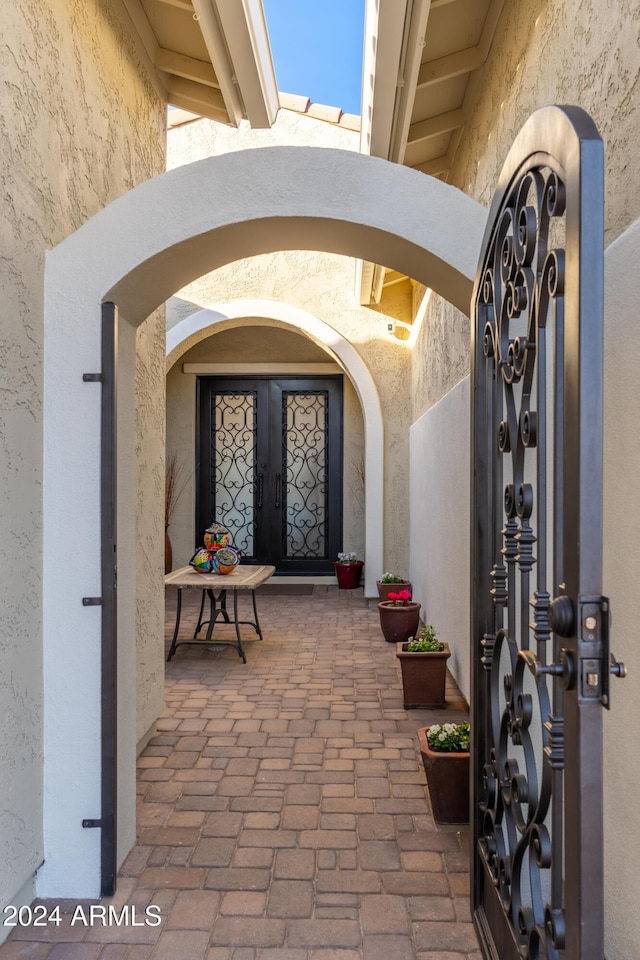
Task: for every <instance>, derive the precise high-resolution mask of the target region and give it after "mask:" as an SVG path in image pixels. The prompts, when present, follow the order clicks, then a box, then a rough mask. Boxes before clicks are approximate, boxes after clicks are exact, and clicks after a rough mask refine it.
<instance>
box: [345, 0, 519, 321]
mask: <svg viewBox="0 0 640 960" xmlns="http://www.w3.org/2000/svg"><path fill="white" fill-rule="evenodd" d="M366 3H367V5H366V14H365V41H364V58H363V84H362V89H363V96H362V133H361V139H360V149H361V152H363V153H370V154H372V155H373V156H377V157H384V158H385V159H387V160H392V161H393V162H395V163H402V164H404V165H405V166H408V167H412V168H413V169H414V170H419V171H420V172H421V173H426V174H428V175H430V176H435V177H440V178H442V179H444V180H448V179H449V176H450V172H451V168H452V165H453V162H454V159H455V155H456V152H457V150H458V146H459V144H460V140H461V137H462V134H463V130H464V126H465V122H466V117H467V115H468V113H469V112H470V110H471V109H472V107H473V105H474V103H475V100H476V97H477V92H478V87H479V84H480V82H481V78H482V69H483V65H484V63H485V60H486V59H487V56H488V54H489V50H490V48H491V43H492V41H493V36H494V33H495V30H496V27H497V25H498V22H499V19H500V15H501V12H502V8H503V5H504V0H366ZM394 18H395V19H394ZM357 284H358V289H359V294H360V302H361V303H363V304H368V303H370V302H371V300H372V299H373V300H375V301H376V302H379V300H380V295H381V292H382V288H383V285H384V267H383V266H379V265H374V264H368V263H363V264H362V266H361V267H360V268H359V270H358V280H357Z"/></svg>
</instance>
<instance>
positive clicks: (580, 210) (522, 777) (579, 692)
mask: <svg viewBox="0 0 640 960" xmlns="http://www.w3.org/2000/svg"><path fill="white" fill-rule="evenodd" d="M602 243H603V149H602V142H601V140H600V137H599V136H598V133H597V130H596V128H595V126H594V124H593V122H592V121H591V120H590V118H589V117H588V116H587V115H586V114H585V113H583V112H582V111H581V110H579V109H578V108H574V107H546V108H544V109H542V110H539V111H538V112H537V113H535V114H534V115H533V116H532V117H531V119H530V120H529V121H528V123H527V124H526V125H525V127H524V128H523V130H522V132H521V133H520V135H519V136H518V138H517V139H516V141H515V143H514V146H513V148H512V150H511V151H510V153H509V156H508V158H507V161H506V164H505V167H504V170H503V173H502V176H501V179H500V182H499V186H498V190H497V193H496V197H495V199H494V202H493V205H492V208H491V212H490V216H489V225H488V227H487V231H486V233H485V238H484V243H483V249H482V253H481V257H480V263H479V268H478V273H477V277H476V285H475V288H474V294H473V301H472V308H473V318H472V341H473V343H472V397H473V400H472V428H471V429H472V461H471V462H472V530H473V545H472V576H471V594H472V596H471V602H472V625H471V631H472V634H471V644H472V657H473V681H472V682H473V695H472V703H473V725H472V730H473V775H472V778H473V804H472V811H473V814H472V817H473V848H472V864H473V866H472V871H473V876H472V881H473V882H472V891H473V892H472V910H473V916H474V922H475V925H476V930H477V932H478V936H479V938H480V942H481V946H482V950H483V953H484V955H485V957H488V958H492V960H498V958H499V960H516V958H517V960H542V958H546V960H560V958H566V960H603V956H604V943H603V877H602V859H603V839H602V708H603V706H604V707H606V706H608V702H609V676H610V672H614V673H618V675H623V673H624V668H623V666H622V665H621V664H616V663H615V661H613V666H612V667H610V655H609V633H608V629H609V605H608V601H607V598H606V597H603V596H602V595H601V592H602V585H601V566H602V559H601V554H602V340H603V333H602V304H603V280H602V273H603V248H602Z"/></svg>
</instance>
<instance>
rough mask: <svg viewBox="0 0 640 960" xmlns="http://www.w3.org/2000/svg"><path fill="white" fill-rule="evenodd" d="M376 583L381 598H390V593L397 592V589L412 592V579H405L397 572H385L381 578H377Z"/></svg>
mask: <svg viewBox="0 0 640 960" xmlns="http://www.w3.org/2000/svg"><path fill="white" fill-rule="evenodd" d="M376 585H377V587H378V596H379V597H380V599H381V600H388V599H389V593H395V592H396V591H397V590H408V591H409V592H410V593H411V581H410V580H403V578H402V577H398V576H396V574H395V573H383V574H382V576H381V578H380V579H379V580H376Z"/></svg>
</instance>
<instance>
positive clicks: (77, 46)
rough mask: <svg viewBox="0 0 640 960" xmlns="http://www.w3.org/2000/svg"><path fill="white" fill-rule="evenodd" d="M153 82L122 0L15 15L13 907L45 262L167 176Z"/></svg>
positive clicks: (7, 31) (37, 544)
mask: <svg viewBox="0 0 640 960" xmlns="http://www.w3.org/2000/svg"><path fill="white" fill-rule="evenodd" d="M149 76H150V74H149V71H148V67H147V64H146V61H145V59H144V54H143V53H142V51H141V49H140V48H139V46H138V44H137V41H136V40H135V39H134V36H133V33H132V30H131V24H130V21H129V18H128V16H127V15H126V13H125V11H124V9H123V7H122V4H121V3H120V2H119V0H116V2H107V0H100V2H98V0H45V2H41V0H24V2H20V3H18V2H13V0H7V2H5V3H3V5H2V36H1V38H0V79H1V81H2V88H3V95H2V107H1V111H2V112H1V115H0V183H1V185H2V200H3V210H4V214H3V216H2V218H0V285H1V288H2V296H3V310H2V315H1V316H0V365H1V367H2V404H1V406H0V448H1V451H2V452H1V455H0V486H1V487H2V492H3V507H2V514H1V516H0V568H1V569H2V589H3V616H2V621H1V623H0V659H1V661H2V669H1V670H0V716H2V718H3V723H2V725H1V726H0V791H1V794H0V904H5V903H7V902H9V901H11V898H12V897H13V895H14V894H15V892H16V891H17V890H19V889H20V888H21V887H22V886H23V884H24V882H25V881H26V880H27V878H28V877H29V876H30V874H31V873H32V872H33V870H34V868H35V867H37V866H38V864H39V863H40V861H41V859H42V666H41V664H42V626H41V625H42V599H41V560H40V558H41V555H42V550H41V548H42V540H41V532H40V531H41V515H42V482H43V477H42V370H43V367H42V364H43V349H44V347H43V344H44V330H43V268H44V256H45V251H46V250H47V249H48V248H50V247H52V246H53V245H54V244H56V243H58V242H59V241H60V240H61V239H63V238H64V237H65V236H67V235H68V234H69V233H71V232H72V231H73V230H75V229H76V228H77V227H79V226H80V225H81V224H82V223H83V222H84V221H85V220H86V219H87V218H88V217H90V216H91V215H92V214H94V213H96V212H97V211H98V210H99V209H100V208H101V207H102V206H104V205H105V204H106V203H108V202H109V201H111V200H113V199H115V198H116V197H117V196H119V195H120V194H122V193H124V192H125V191H126V190H127V189H128V188H129V187H131V186H133V185H134V184H136V183H138V182H140V181H142V180H144V179H146V178H147V177H149V176H151V175H153V174H155V173H157V172H159V171H160V170H161V169H162V167H163V154H164V144H163V139H164V138H163V130H164V123H165V117H164V110H163V109H162V107H161V104H160V101H159V98H158V96H157V94H156V91H155V88H154V86H153V85H152V83H151V81H150V79H149ZM88 389H89V390H90V389H92V388H91V386H90V385H88ZM69 429H70V430H72V429H73V425H72V424H70V425H69ZM60 455H61V456H63V455H64V451H63V450H61V452H60ZM45 482H46V478H45ZM0 939H2V935H1V934H0Z"/></svg>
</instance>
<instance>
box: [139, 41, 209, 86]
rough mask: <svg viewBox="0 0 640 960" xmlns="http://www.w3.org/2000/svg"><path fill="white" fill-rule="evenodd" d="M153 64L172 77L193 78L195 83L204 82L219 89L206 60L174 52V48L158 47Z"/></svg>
mask: <svg viewBox="0 0 640 960" xmlns="http://www.w3.org/2000/svg"><path fill="white" fill-rule="evenodd" d="M155 65H156V67H157V69H158V70H164V72H165V73H171V74H173V76H174V77H183V78H184V79H185V80H194V81H195V82H196V83H204V84H205V85H206V86H207V87H215V88H216V90H219V89H220V84H219V83H218V78H217V77H216V74H215V71H214V69H213V67H212V65H211V64H210V63H208V62H207V61H206V60H196V59H195V58H194V57H187V56H185V55H184V54H182V53H176V52H175V50H166V49H165V48H164V47H158V50H157V51H156V59H155Z"/></svg>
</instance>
